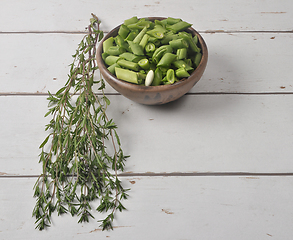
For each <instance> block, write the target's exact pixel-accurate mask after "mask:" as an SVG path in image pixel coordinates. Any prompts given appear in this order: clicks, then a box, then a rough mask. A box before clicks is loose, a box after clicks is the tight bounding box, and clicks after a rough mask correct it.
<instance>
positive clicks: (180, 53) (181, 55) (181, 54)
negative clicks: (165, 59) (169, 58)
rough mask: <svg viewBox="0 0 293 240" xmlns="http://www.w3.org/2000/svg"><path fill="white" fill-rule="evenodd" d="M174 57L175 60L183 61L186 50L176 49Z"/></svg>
mask: <svg viewBox="0 0 293 240" xmlns="http://www.w3.org/2000/svg"><path fill="white" fill-rule="evenodd" d="M176 55H177V59H179V60H181V59H185V58H186V57H187V48H180V49H177V52H176Z"/></svg>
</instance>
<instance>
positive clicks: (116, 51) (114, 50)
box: [106, 46, 126, 56]
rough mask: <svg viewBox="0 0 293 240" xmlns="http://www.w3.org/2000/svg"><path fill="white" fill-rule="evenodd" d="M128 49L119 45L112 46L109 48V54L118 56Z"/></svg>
mask: <svg viewBox="0 0 293 240" xmlns="http://www.w3.org/2000/svg"><path fill="white" fill-rule="evenodd" d="M125 51H126V49H125V48H122V47H119V46H111V47H109V48H108V50H107V52H106V53H108V54H109V55H113V56H118V55H120V54H122V53H124V52H125Z"/></svg>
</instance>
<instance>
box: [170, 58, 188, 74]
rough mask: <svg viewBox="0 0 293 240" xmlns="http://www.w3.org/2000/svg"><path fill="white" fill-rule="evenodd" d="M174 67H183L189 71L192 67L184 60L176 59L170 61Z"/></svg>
mask: <svg viewBox="0 0 293 240" xmlns="http://www.w3.org/2000/svg"><path fill="white" fill-rule="evenodd" d="M172 64H173V65H174V66H175V67H176V68H185V69H186V71H188V72H189V71H191V70H193V67H191V66H190V65H188V64H187V63H186V62H185V61H183V60H176V61H174V62H173V63H172Z"/></svg>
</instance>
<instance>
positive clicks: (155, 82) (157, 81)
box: [152, 68, 163, 86]
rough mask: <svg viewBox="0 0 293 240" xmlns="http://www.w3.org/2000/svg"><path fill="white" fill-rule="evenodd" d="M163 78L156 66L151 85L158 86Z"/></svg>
mask: <svg viewBox="0 0 293 240" xmlns="http://www.w3.org/2000/svg"><path fill="white" fill-rule="evenodd" d="M162 79H163V73H162V71H161V69H160V68H157V69H156V70H155V73H154V80H153V82H152V86H159V85H160V84H161V82H162Z"/></svg>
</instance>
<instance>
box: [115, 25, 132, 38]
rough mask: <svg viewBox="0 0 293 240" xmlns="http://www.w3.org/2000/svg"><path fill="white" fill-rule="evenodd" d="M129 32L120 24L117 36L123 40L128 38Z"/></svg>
mask: <svg viewBox="0 0 293 240" xmlns="http://www.w3.org/2000/svg"><path fill="white" fill-rule="evenodd" d="M129 32H130V29H129V28H128V27H127V26H126V25H124V24H122V25H121V26H120V28H119V30H118V35H119V36H121V37H122V38H123V39H125V38H126V37H127V36H128V34H129Z"/></svg>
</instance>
